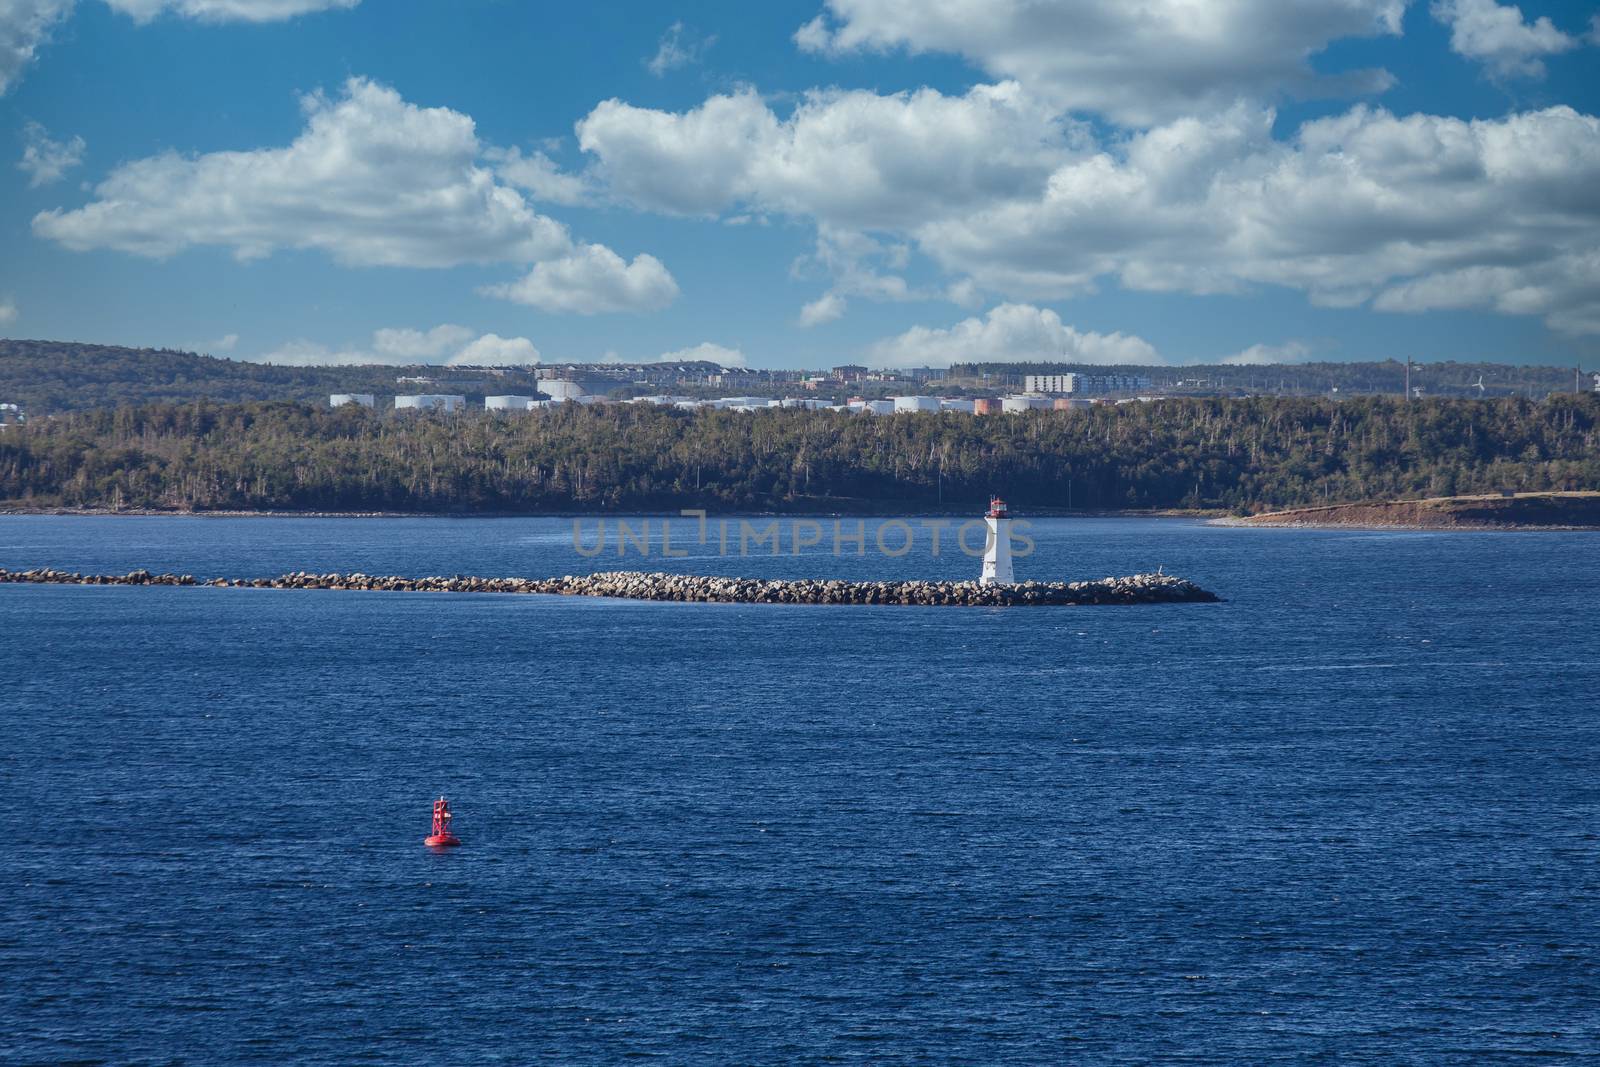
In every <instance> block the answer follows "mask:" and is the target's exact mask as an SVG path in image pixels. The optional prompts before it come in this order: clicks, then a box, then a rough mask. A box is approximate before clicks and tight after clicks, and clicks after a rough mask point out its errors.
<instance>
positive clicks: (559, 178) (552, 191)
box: [484, 148, 589, 207]
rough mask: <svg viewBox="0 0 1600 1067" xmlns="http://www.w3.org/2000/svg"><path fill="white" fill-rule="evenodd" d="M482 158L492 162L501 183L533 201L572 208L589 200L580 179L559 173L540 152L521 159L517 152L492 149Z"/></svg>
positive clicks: (585, 186)
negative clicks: (519, 190) (508, 185)
mask: <svg viewBox="0 0 1600 1067" xmlns="http://www.w3.org/2000/svg"><path fill="white" fill-rule="evenodd" d="M484 154H485V156H486V157H487V158H488V159H490V160H493V161H494V164H495V168H494V169H495V173H496V174H498V175H499V176H500V180H501V181H504V182H508V183H510V184H511V185H515V186H516V187H517V188H518V189H522V190H524V191H525V192H527V193H528V195H529V196H531V197H533V199H535V200H538V201H542V202H544V203H547V204H562V205H564V206H566V207H574V206H576V205H578V204H582V203H584V202H585V201H586V200H588V198H589V188H588V185H587V184H586V183H585V182H584V180H583V178H582V177H581V176H580V175H577V174H567V173H565V172H563V171H562V170H561V168H560V167H558V166H556V163H555V161H554V160H552V159H551V158H550V157H549V156H547V155H545V154H544V153H543V152H532V153H530V154H528V155H526V156H525V155H523V154H522V150H521V149H519V148H506V149H500V148H496V149H490V150H488V151H487V152H485V153H484Z"/></svg>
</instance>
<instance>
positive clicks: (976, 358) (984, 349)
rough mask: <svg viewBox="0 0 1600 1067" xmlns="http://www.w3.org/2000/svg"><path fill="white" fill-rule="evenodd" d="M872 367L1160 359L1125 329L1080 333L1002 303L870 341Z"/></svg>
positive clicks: (1043, 314) (1042, 311)
mask: <svg viewBox="0 0 1600 1067" xmlns="http://www.w3.org/2000/svg"><path fill="white" fill-rule="evenodd" d="M868 354H869V356H870V357H871V359H872V362H873V365H874V366H882V367H922V366H930V367H947V366H949V365H950V364H952V363H969V362H1001V363H1005V362H1012V363H1014V362H1038V361H1051V362H1063V363H1140V364H1151V363H1161V362H1163V360H1162V359H1161V356H1160V355H1159V354H1158V353H1157V352H1156V350H1155V347H1154V346H1153V345H1151V344H1150V343H1149V342H1148V341H1146V340H1144V339H1143V338H1141V337H1135V336H1132V335H1130V334H1124V333H1094V332H1092V331H1079V330H1076V329H1074V328H1073V327H1071V326H1068V325H1066V324H1064V323H1063V322H1062V321H1061V316H1059V315H1057V314H1056V313H1055V312H1054V311H1051V310H1050V309H1049V308H1039V307H1034V306H1032V305H1030V304H1001V305H1000V306H999V307H996V308H994V309H992V310H991V311H990V312H989V314H988V315H986V316H984V317H983V318H976V317H974V318H970V319H964V320H963V321H961V322H958V323H956V324H955V325H954V326H952V327H950V328H949V329H930V328H928V327H926V326H913V327H912V328H911V329H909V330H907V331H906V332H905V333H903V334H900V335H899V336H898V337H890V338H886V339H885V340H882V341H879V342H877V343H876V344H874V345H873V346H872V347H871V348H870V349H869V350H868Z"/></svg>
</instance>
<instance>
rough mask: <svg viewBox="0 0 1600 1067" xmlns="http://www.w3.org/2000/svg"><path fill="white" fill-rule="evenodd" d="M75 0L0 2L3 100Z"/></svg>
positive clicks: (0, 79) (0, 58)
mask: <svg viewBox="0 0 1600 1067" xmlns="http://www.w3.org/2000/svg"><path fill="white" fill-rule="evenodd" d="M72 5H73V0H0V96H4V95H5V94H6V92H7V91H9V90H10V88H11V86H13V85H14V84H16V81H17V78H18V77H20V76H21V74H22V71H23V69H24V68H26V67H27V66H28V64H29V63H32V62H33V59H34V56H35V55H36V54H37V53H38V51H39V48H40V46H41V45H43V44H44V43H45V42H46V41H47V40H48V39H49V37H50V30H51V29H52V28H53V27H54V26H55V24H56V23H57V22H58V21H59V20H60V19H61V18H63V17H64V16H65V15H66V14H67V12H69V11H71V10H72Z"/></svg>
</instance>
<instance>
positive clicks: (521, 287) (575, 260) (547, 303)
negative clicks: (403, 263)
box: [483, 245, 678, 315]
mask: <svg viewBox="0 0 1600 1067" xmlns="http://www.w3.org/2000/svg"><path fill="white" fill-rule="evenodd" d="M483 292H484V294H485V295H487V296H496V297H499V298H501V299H502V300H511V301H514V302H516V303H518V304H528V305H531V306H533V307H536V308H540V309H542V310H545V311H566V312H575V313H577V314H579V315H593V314H597V313H599V312H603V311H654V310H656V309H658V308H663V307H666V306H667V305H668V304H670V303H672V302H673V301H674V300H676V299H677V297H678V283H677V282H675V281H673V280H672V275H671V274H669V273H667V268H665V267H663V266H662V265H661V261H660V260H658V259H656V258H655V257H654V256H651V255H646V254H644V253H640V254H639V255H637V256H635V257H634V258H633V262H631V263H628V262H624V260H623V259H622V257H621V256H619V255H617V254H616V253H615V252H613V251H611V249H609V248H607V247H605V246H604V245H579V246H578V247H577V248H576V249H574V250H573V251H572V253H571V254H570V255H567V256H564V257H563V258H561V259H552V260H549V261H547V262H544V263H538V264H535V265H534V268H533V270H531V271H529V272H528V274H527V275H526V276H525V277H523V278H521V279H519V280H517V281H515V282H510V283H508V284H505V285H491V286H487V287H485V288H484V290H483Z"/></svg>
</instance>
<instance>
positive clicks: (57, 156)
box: [17, 122, 88, 189]
mask: <svg viewBox="0 0 1600 1067" xmlns="http://www.w3.org/2000/svg"><path fill="white" fill-rule="evenodd" d="M22 140H23V147H22V162H20V163H18V164H17V168H18V169H19V170H22V171H24V172H26V173H27V175H28V185H29V187H31V188H34V189H37V188H38V187H39V186H41V185H50V184H51V183H53V182H58V181H60V180H61V179H62V177H63V176H65V175H66V173H67V171H69V170H71V169H72V168H73V167H76V166H78V165H79V164H80V163H82V162H83V153H84V151H85V150H86V149H87V148H88V145H87V144H85V143H84V140H83V138H82V137H78V136H74V137H73V138H72V139H71V140H70V141H56V140H52V139H51V137H50V131H48V130H46V129H45V128H44V127H43V126H41V125H39V124H38V123H37V122H29V123H27V124H26V125H24V126H23V127H22Z"/></svg>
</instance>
